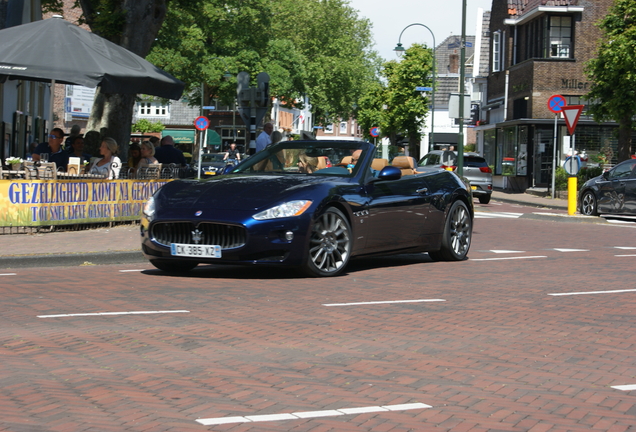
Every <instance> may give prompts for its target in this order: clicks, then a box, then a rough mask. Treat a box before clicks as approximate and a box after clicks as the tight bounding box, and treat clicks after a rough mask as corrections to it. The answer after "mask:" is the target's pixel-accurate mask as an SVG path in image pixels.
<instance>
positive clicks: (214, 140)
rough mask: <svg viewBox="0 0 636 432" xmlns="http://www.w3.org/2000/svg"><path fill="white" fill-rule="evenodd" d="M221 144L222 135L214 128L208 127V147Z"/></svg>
mask: <svg viewBox="0 0 636 432" xmlns="http://www.w3.org/2000/svg"><path fill="white" fill-rule="evenodd" d="M220 145H221V135H219V134H218V133H216V132H215V131H213V130H210V129H208V147H210V146H220Z"/></svg>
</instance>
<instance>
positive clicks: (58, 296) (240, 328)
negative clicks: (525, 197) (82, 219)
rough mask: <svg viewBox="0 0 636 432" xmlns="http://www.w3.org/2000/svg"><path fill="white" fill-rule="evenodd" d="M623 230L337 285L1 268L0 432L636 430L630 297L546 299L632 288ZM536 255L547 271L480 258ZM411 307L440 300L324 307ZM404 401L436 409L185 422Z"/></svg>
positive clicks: (406, 262)
mask: <svg viewBox="0 0 636 432" xmlns="http://www.w3.org/2000/svg"><path fill="white" fill-rule="evenodd" d="M634 234H635V232H634V230H633V229H632V228H628V227H617V226H608V225H593V224H576V223H558V222H541V221H535V220H523V219H513V220H498V219H486V220H478V222H477V225H476V228H475V238H474V243H473V246H472V249H471V253H470V258H471V259H470V260H468V261H465V262H461V263H433V262H430V261H429V260H428V258H427V256H426V255H409V256H401V257H391V258H374V259H367V260H363V261H358V262H355V263H353V264H352V265H351V267H350V269H349V270H350V271H349V272H348V274H346V275H345V276H343V277H339V278H333V279H305V278H298V277H296V276H295V275H293V274H287V273H283V272H281V271H280V270H276V269H252V268H250V269H244V268H243V269H241V268H233V267H232V268H228V267H225V268H209V267H208V268H198V269H197V270H195V271H194V272H192V274H191V275H190V276H189V277H176V276H167V275H164V274H162V273H160V272H159V271H155V270H147V271H144V272H136V271H132V272H121V271H120V270H134V269H140V268H145V269H150V267H149V266H139V265H129V266H88V267H75V268H54V269H46V270H45V272H42V274H40V273H39V271H38V270H36V269H26V270H15V271H6V272H5V271H0V274H4V273H11V272H13V273H17V274H16V275H7V276H0V305H1V308H0V341H1V346H0V356H1V358H2V363H1V365H0V386H1V388H2V391H1V392H0V429H1V430H8V431H18V432H21V431H44V430H46V431H64V432H66V431H124V430H126V431H175V432H176V431H202V430H215V431H232V432H235V431H281V430H284V431H312V432H317V431H409V430H412V431H422V430H452V431H475V432H476V431H533V432H534V431H588V430H601V431H627V430H636V429H635V428H636V426H634V425H636V392H635V391H632V392H625V391H619V390H616V389H613V388H611V386H614V385H627V384H636V336H635V331H634V330H636V323H635V321H634V310H635V306H636V292H625V293H615V294H598V295H579V296H550V295H549V294H554V293H564V292H577V291H601V290H602V291H606V290H625V289H630V288H636V287H635V286H634V284H633V283H632V282H631V280H633V270H632V268H633V267H634V263H635V262H636V261H635V260H636V257H629V256H625V257H616V256H615V255H630V254H633V253H636V251H631V252H630V250H629V249H616V247H636V236H635V235H634ZM555 248H559V249H561V250H560V251H559V250H555ZM563 249H569V250H570V251H564V250H563ZM571 249H585V250H589V251H583V250H579V251H571ZM492 250H498V251H499V253H495V252H492ZM504 250H506V251H508V253H502V252H501V251H504ZM510 251H516V252H515V253H510ZM534 256H536V257H539V256H543V257H547V258H526V259H507V260H495V261H479V260H480V259H491V258H513V257H515V258H520V257H534ZM416 299H438V300H444V301H437V302H421V303H399V304H370V305H352V306H324V305H325V304H334V303H351V302H377V301H387V300H416ZM184 310H185V311H189V312H188V313H185V312H180V313H163V314H143V315H142V314H137V315H110V316H74V317H59V318H38V316H42V315H51V314H79V313H94V312H121V311H184ZM416 402H419V403H423V404H428V405H431V406H432V408H428V409H414V410H402V411H400V410H398V411H394V412H381V413H368V414H357V415H342V416H334V417H321V418H311V419H297V420H283V421H272V422H252V423H231V424H225V425H212V426H203V425H201V424H199V423H197V422H196V420H197V419H205V418H208V419H209V418H219V417H234V416H251V415H265V414H281V413H292V412H304V411H319V410H335V409H342V408H352V407H370V406H386V405H394V404H407V403H416Z"/></svg>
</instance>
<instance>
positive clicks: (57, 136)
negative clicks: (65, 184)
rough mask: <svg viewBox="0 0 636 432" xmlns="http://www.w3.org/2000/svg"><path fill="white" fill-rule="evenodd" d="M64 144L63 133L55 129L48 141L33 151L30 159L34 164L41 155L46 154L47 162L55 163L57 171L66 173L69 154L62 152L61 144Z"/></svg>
mask: <svg viewBox="0 0 636 432" xmlns="http://www.w3.org/2000/svg"><path fill="white" fill-rule="evenodd" d="M63 142H64V131H63V130H62V129H60V128H55V129H53V130H52V131H51V133H50V134H49V141H48V142H43V143H40V144H38V146H37V147H36V148H35V150H34V151H33V154H32V155H31V157H32V158H33V161H34V162H38V161H40V160H41V159H42V157H41V155H42V154H46V158H48V160H47V162H55V166H56V167H57V169H58V170H59V169H61V170H63V171H66V166H67V165H68V157H69V154H68V153H67V152H66V151H64V148H63V147H62V143H63Z"/></svg>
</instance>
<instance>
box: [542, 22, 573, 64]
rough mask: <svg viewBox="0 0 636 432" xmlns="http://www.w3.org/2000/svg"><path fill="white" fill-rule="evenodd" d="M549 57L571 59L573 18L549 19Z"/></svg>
mask: <svg viewBox="0 0 636 432" xmlns="http://www.w3.org/2000/svg"><path fill="white" fill-rule="evenodd" d="M549 23H550V25H549V35H550V36H549V38H550V41H549V46H548V50H549V51H548V57H558V58H570V51H571V50H570V47H571V45H572V17H569V16H551V17H549Z"/></svg>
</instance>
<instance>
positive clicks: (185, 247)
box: [170, 243, 221, 258]
mask: <svg viewBox="0 0 636 432" xmlns="http://www.w3.org/2000/svg"><path fill="white" fill-rule="evenodd" d="M170 255H172V256H183V257H201V258H221V246H218V245H192V244H181V243H171V244H170Z"/></svg>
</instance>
